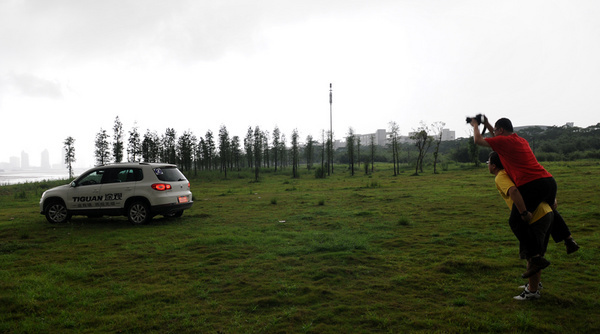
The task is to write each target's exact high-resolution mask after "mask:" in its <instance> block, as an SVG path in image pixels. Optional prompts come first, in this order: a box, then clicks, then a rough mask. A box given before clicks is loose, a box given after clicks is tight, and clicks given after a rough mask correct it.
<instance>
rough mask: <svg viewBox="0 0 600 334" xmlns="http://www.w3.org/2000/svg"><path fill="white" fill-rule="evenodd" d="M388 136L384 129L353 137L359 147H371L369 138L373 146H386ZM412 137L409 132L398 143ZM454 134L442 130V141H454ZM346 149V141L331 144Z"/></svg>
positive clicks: (447, 130)
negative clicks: (355, 138)
mask: <svg viewBox="0 0 600 334" xmlns="http://www.w3.org/2000/svg"><path fill="white" fill-rule="evenodd" d="M390 135H391V132H387V131H386V130H385V129H378V130H377V131H376V132H375V133H369V134H364V135H362V134H356V135H355V136H356V137H358V138H360V145H361V146H367V145H371V138H373V139H374V140H375V145H377V146H386V145H387V144H389V143H390ZM413 135H414V132H410V133H409V134H408V136H400V137H399V138H398V139H399V141H400V143H410V142H411V141H412V139H410V137H411V136H413ZM455 139H456V133H455V131H450V129H443V130H442V141H448V140H455ZM343 147H346V139H345V138H344V139H336V140H335V141H334V143H333V148H334V149H338V148H343Z"/></svg>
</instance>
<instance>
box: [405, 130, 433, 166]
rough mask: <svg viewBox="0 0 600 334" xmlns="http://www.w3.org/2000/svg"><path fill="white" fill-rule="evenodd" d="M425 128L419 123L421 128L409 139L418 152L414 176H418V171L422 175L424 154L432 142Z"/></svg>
mask: <svg viewBox="0 0 600 334" xmlns="http://www.w3.org/2000/svg"><path fill="white" fill-rule="evenodd" d="M428 130H429V129H428V128H427V126H426V125H425V124H424V123H423V122H421V126H420V127H419V128H418V129H417V130H416V131H415V133H414V134H413V135H412V136H411V137H410V138H411V139H412V140H414V141H415V146H416V147H417V150H418V151H419V155H418V156H417V164H416V167H415V175H419V170H420V171H421V173H423V159H424V158H425V154H426V153H427V150H429V147H430V146H431V142H432V141H433V137H431V136H430V135H429V134H428Z"/></svg>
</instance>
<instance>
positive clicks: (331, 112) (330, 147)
mask: <svg viewBox="0 0 600 334" xmlns="http://www.w3.org/2000/svg"><path fill="white" fill-rule="evenodd" d="M329 168H331V172H332V173H333V85H332V84H331V83H329ZM329 168H327V169H328V170H329Z"/></svg>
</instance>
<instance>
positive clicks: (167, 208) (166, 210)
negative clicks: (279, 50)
mask: <svg viewBox="0 0 600 334" xmlns="http://www.w3.org/2000/svg"><path fill="white" fill-rule="evenodd" d="M193 204H194V202H187V203H181V204H164V205H156V206H153V207H152V208H150V211H151V212H152V214H154V215H166V214H170V213H175V212H178V211H182V210H187V209H189V208H191V207H192V205H193Z"/></svg>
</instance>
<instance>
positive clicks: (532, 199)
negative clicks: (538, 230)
mask: <svg viewBox="0 0 600 334" xmlns="http://www.w3.org/2000/svg"><path fill="white" fill-rule="evenodd" d="M483 121H484V122H483V123H484V125H485V127H486V128H487V129H488V130H489V131H490V133H491V134H492V135H493V137H487V138H484V137H483V136H482V135H481V132H480V131H479V126H478V125H479V123H478V121H477V119H476V118H473V119H471V125H472V126H473V139H474V141H475V144H477V145H479V146H483V147H490V148H491V149H492V150H493V151H495V152H497V153H498V155H499V157H500V161H501V162H502V165H503V166H504V169H505V170H506V173H507V174H508V176H509V177H510V178H511V179H512V180H513V182H514V183H515V185H516V186H517V188H518V189H519V192H520V193H521V196H522V197H523V200H524V201H525V206H526V209H525V210H523V211H519V210H518V209H517V208H516V207H513V209H512V211H511V215H510V220H511V221H512V223H514V224H516V222H519V221H521V217H527V216H529V215H530V212H533V211H534V210H535V209H536V208H537V207H538V205H539V204H540V203H542V202H546V203H548V204H549V205H551V207H552V209H553V213H554V223H553V224H552V227H551V230H550V232H551V235H552V238H553V239H554V241H555V242H561V241H564V243H565V246H566V249H567V254H571V253H573V252H575V251H577V250H578V249H579V245H578V244H577V243H576V242H575V240H574V239H573V237H572V235H571V231H570V230H569V227H568V226H567V224H566V222H565V221H564V219H563V218H562V216H561V215H560V213H558V211H556V192H557V185H556V181H555V180H554V177H553V176H552V174H550V173H549V172H548V171H547V170H546V169H544V167H543V166H542V165H541V164H540V163H539V162H538V161H537V159H536V157H535V155H534V154H533V151H532V150H531V147H530V146H529V143H528V142H527V140H525V139H524V138H522V137H520V136H519V135H517V134H516V133H514V129H513V126H512V122H511V121H510V120H509V119H508V118H501V119H499V120H498V121H496V124H495V126H494V127H492V125H491V124H490V123H489V121H488V119H487V117H485V116H483ZM548 265H549V262H548V261H547V260H546V259H545V258H543V257H537V258H533V259H532V263H531V266H532V270H533V271H535V270H538V271H539V270H541V269H542V268H545V267H547V266H548Z"/></svg>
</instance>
